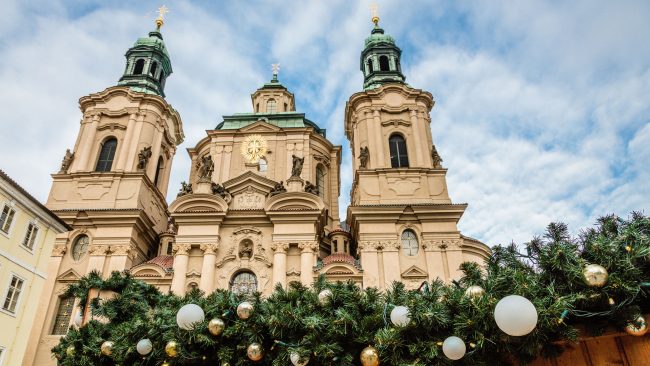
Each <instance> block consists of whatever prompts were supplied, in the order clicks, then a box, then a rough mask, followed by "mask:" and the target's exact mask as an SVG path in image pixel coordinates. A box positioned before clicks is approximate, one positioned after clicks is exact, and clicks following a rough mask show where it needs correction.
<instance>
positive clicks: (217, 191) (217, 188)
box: [211, 182, 228, 199]
mask: <svg viewBox="0 0 650 366" xmlns="http://www.w3.org/2000/svg"><path fill="white" fill-rule="evenodd" d="M211 188H212V194H214V195H215V196H221V198H223V199H225V198H226V196H228V191H226V189H225V188H223V186H222V185H221V184H219V183H215V182H212V187H211Z"/></svg>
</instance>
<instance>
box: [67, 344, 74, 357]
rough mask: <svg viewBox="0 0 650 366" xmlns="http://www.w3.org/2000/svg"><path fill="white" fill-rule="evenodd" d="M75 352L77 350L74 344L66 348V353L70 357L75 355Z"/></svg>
mask: <svg viewBox="0 0 650 366" xmlns="http://www.w3.org/2000/svg"><path fill="white" fill-rule="evenodd" d="M74 352H75V349H74V346H68V348H66V349H65V354H66V355H68V356H70V357H72V356H74Z"/></svg>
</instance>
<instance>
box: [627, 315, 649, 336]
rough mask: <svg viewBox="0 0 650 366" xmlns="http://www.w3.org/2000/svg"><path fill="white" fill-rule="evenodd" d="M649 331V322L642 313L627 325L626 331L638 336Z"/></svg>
mask: <svg viewBox="0 0 650 366" xmlns="http://www.w3.org/2000/svg"><path fill="white" fill-rule="evenodd" d="M647 332H648V324H647V323H646V322H645V318H644V317H643V316H642V315H639V317H638V318H636V320H635V321H634V322H632V323H629V324H628V325H627V326H626V327H625V333H627V334H629V335H633V336H636V337H642V336H644V335H645V334H646V333H647Z"/></svg>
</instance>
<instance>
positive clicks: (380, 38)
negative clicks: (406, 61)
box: [360, 25, 406, 90]
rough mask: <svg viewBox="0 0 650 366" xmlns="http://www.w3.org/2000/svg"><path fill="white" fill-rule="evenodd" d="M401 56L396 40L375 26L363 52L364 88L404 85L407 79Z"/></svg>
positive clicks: (361, 60) (361, 62) (361, 61)
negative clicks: (394, 84)
mask: <svg viewBox="0 0 650 366" xmlns="http://www.w3.org/2000/svg"><path fill="white" fill-rule="evenodd" d="M401 55H402V50H401V49H400V48H399V47H397V45H396V44H395V39H393V37H391V36H389V35H388V34H385V33H384V30H383V29H382V28H380V27H379V26H378V25H375V27H374V28H373V29H372V31H371V32H370V36H368V38H366V41H365V46H364V48H363V51H362V52H361V59H360V65H361V72H363V76H364V79H363V88H364V89H366V90H367V89H373V88H377V87H379V86H381V85H383V84H385V83H404V81H405V80H406V77H404V75H403V74H402V67H401V66H400V57H401Z"/></svg>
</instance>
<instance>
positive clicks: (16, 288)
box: [2, 276, 24, 313]
mask: <svg viewBox="0 0 650 366" xmlns="http://www.w3.org/2000/svg"><path fill="white" fill-rule="evenodd" d="M23 282H24V281H23V280H21V279H20V278H18V277H16V276H14V277H12V278H11V283H10V284H9V289H8V290H7V297H6V298H5V301H4V304H3V306H2V308H3V309H5V310H7V311H9V312H12V313H13V312H15V311H16V304H17V303H18V298H19V297H20V292H21V290H22V288H23Z"/></svg>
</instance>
